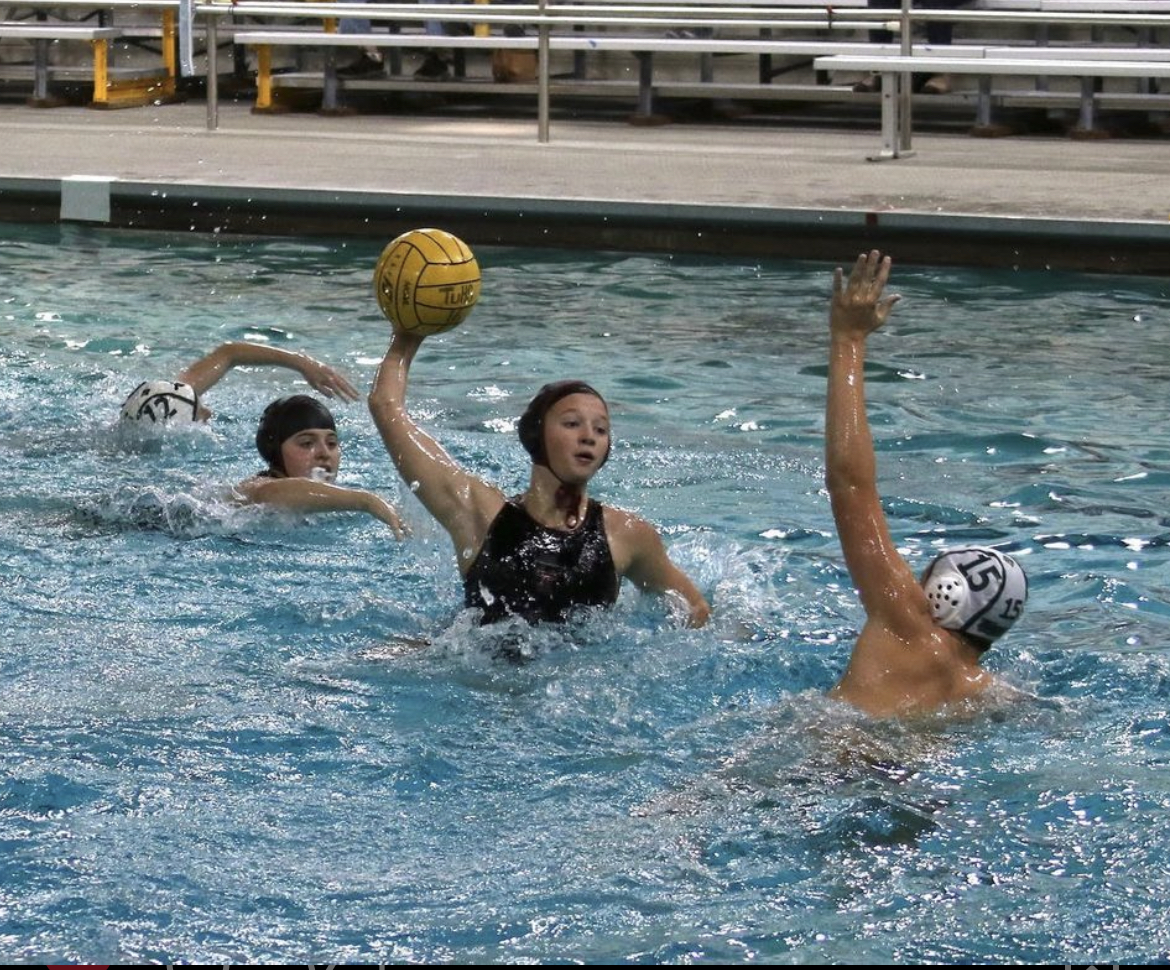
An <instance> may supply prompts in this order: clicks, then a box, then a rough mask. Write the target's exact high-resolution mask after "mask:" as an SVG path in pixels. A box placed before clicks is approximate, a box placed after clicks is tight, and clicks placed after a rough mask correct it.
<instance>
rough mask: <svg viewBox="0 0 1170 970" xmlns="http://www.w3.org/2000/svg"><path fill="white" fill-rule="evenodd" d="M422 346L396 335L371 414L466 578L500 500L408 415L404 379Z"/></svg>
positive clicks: (378, 379)
mask: <svg viewBox="0 0 1170 970" xmlns="http://www.w3.org/2000/svg"><path fill="white" fill-rule="evenodd" d="M421 345H422V338H421V337H415V336H412V335H409V334H403V333H398V332H396V333H395V334H394V339H393V341H392V342H391V344H390V348H389V349H388V350H387V351H386V357H385V359H384V360H383V361H382V363H381V365H380V366H379V367H378V373H377V375H376V376H375V378H374V386H373V388H372V390H371V391H370V397H369V406H370V413H371V415H373V418H374V424H375V425H376V426H377V428H378V432H379V433H380V434H381V435H382V441H383V442H384V443H385V445H386V451H387V452H389V454H390V458H391V459H392V460H393V461H394V465H395V467H396V468H397V469H398V473H399V474H400V475H401V476H402V479H403V481H405V482H406V484H407V485H408V486H409V487H410V489H411V490H412V491H413V492H414V493H415V494H416V495H417V496H418V498H419V501H421V502H422V504H423V505H424V506H425V507H426V509H427V511H428V512H430V513H431V515H433V516H434V517H435V518H436V519H437V520H438V522H439V524H440V525H441V526H443V528H444V529H446V530H447V533H448V534H449V535H450V536H451V539H452V541H453V542H454V543H455V549H456V556H457V558H458V562H459V569H460V572H464V573H465V572H466V571H467V570H468V569H469V568H470V566H471V558H472V557H473V556H474V554H475V553H476V552H478V550H479V547H480V546H481V545H482V544H483V540H484V536H485V535H486V534H487V529H488V526H489V525H490V524H491V521H492V519H494V518H495V516H496V514H497V513H498V512H499V511H500V509H501V508H502V507H503V504H504V496H503V494H502V493H501V492H500V491H499V489H497V488H494V487H492V486H491V485H489V484H487V482H484V481H482V480H481V479H479V478H477V477H476V476H475V475H472V474H471V473H470V472H468V471H466V470H465V469H464V468H463V467H462V466H460V465H459V464H458V463H457V462H456V461H455V460H454V459H453V458H452V457H451V456H450V455H449V454H447V452H446V451H445V450H444V449H443V447H442V446H441V445H440V444H439V443H438V442H437V441H435V439H434V438H432V437H431V436H430V435H429V434H427V433H426V432H425V431H423V430H422V428H420V427H419V426H418V425H417V424H415V422H414V419H413V418H411V416H410V413H409V412H408V411H407V409H406V387H407V379H408V376H409V373H410V365H411V363H412V362H413V360H414V357H415V354H417V353H418V349H419V347H420V346H421ZM465 553H471V556H468V555H465Z"/></svg>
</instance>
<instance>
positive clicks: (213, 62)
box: [207, 13, 219, 131]
mask: <svg viewBox="0 0 1170 970" xmlns="http://www.w3.org/2000/svg"><path fill="white" fill-rule="evenodd" d="M218 127H219V14H217V13H213V14H210V15H209V16H208V18H207V130H208V131H215V129H216V128H218Z"/></svg>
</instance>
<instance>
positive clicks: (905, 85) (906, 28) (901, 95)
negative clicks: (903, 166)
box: [895, 0, 914, 153]
mask: <svg viewBox="0 0 1170 970" xmlns="http://www.w3.org/2000/svg"><path fill="white" fill-rule="evenodd" d="M911 6H913V0H902V37H901V50H902V54H903V56H905V57H909V56H911V55H912V54H913V53H914V37H913V25H912V23H911V19H910V8H911ZM901 77H902V81H901V84H899V85H898V99H899V107H900V109H901V110H900V113H901V115H902V123H901V130H900V131H898V132H896V133H895V137H896V138H897V139H898V150H899V152H902V153H905V152H908V151H910V139H911V135H910V132H911V130H912V128H913V122H912V118H911V112H912V111H913V110H914V108H913V99H912V94H913V91H914V74H913V72H908V73H906V74H903V75H902V76H901Z"/></svg>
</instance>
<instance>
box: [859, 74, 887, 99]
mask: <svg viewBox="0 0 1170 970" xmlns="http://www.w3.org/2000/svg"><path fill="white" fill-rule="evenodd" d="M853 90H854V91H856V92H857V93H858V94H880V93H881V90H882V76H881V75H880V74H871V75H870V76H869V77H867V78H863V79H862V80H860V81H858V82H857V83H856V84H854V85H853Z"/></svg>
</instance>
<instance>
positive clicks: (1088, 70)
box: [816, 47, 1170, 160]
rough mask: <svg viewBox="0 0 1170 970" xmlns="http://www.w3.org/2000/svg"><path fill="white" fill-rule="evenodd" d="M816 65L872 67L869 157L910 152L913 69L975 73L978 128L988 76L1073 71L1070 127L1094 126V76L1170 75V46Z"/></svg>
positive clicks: (1001, 51)
mask: <svg viewBox="0 0 1170 970" xmlns="http://www.w3.org/2000/svg"><path fill="white" fill-rule="evenodd" d="M816 67H817V69H818V70H826V71H872V72H877V73H879V74H880V75H881V78H882V118H881V141H882V144H881V151H880V152H879V154H878V155H876V156H872V157H873V159H874V160H882V159H894V158H900V157H904V156H907V155H909V154H911V151H910V124H911V119H910V116H909V100H908V99H907V98H905V97H904V96H903V92H904V90H905V88H906V86H907V85H908V84H909V82H910V78H911V76H912V72H921V73H931V74H942V73H947V74H965V75H970V76H974V77H976V78H978V79H979V84H980V95H979V108H978V120H977V129H976V130H978V129H979V126H986V127H987V128H988V129H990V128H991V116H990V111H991V78H992V77H995V76H1024V77H1074V78H1079V79H1080V85H1081V93H1080V104H1081V108H1080V119H1079V124H1078V126H1077V128H1076V129H1075V131H1074V133H1075V134H1078V135H1080V136H1082V137H1089V136H1091V135H1092V134H1093V133H1094V132H1095V128H1094V112H1095V103H1096V100H1097V98H1098V96H1099V95H1098V92H1097V91H1096V89H1095V82H1096V80H1097V79H1099V78H1116V77H1124V78H1145V79H1150V78H1153V79H1162V78H1170V50H1165V49H1157V48H1060V47H1053V48H1033V47H985V48H984V49H983V54H982V56H979V57H970V56H963V57H951V56H940V55H939V54H937V53H936V54H932V55H930V56H925V57H923V56H914V55H909V56H907V55H899V54H877V53H870V54H864V55H832V56H827V57H820V58H817V60H816ZM1167 107H1168V108H1170V102H1167Z"/></svg>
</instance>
